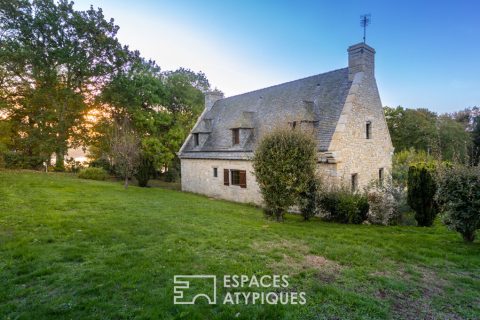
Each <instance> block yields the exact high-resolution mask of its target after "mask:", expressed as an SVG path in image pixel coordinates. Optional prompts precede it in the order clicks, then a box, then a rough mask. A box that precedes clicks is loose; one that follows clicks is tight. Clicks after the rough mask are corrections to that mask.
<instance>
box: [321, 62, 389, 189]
mask: <svg viewBox="0 0 480 320" xmlns="http://www.w3.org/2000/svg"><path fill="white" fill-rule="evenodd" d="M367 121H370V122H371V139H367V138H366V123H367ZM329 151H331V152H333V153H334V154H335V155H336V159H337V161H338V162H337V174H336V176H337V177H336V178H337V179H338V180H339V181H343V182H344V183H345V184H350V183H351V175H352V174H354V173H356V174H358V186H359V187H360V188H362V187H363V186H366V185H367V184H368V183H369V182H370V181H372V180H378V177H379V169H381V168H383V169H384V175H385V176H387V174H388V173H389V172H391V168H392V154H393V146H392V142H391V139H390V134H389V132H388V127H387V123H386V121H385V115H384V112H383V107H382V104H381V100H380V96H379V93H378V89H377V84H376V81H375V78H374V76H373V75H372V74H369V73H364V72H358V73H356V74H355V76H354V79H353V83H352V86H351V88H350V91H349V94H348V96H347V100H346V102H345V106H344V108H343V110H342V114H341V116H340V119H339V121H338V124H337V129H336V131H335V133H334V135H333V137H332V142H331V144H330V147H329Z"/></svg>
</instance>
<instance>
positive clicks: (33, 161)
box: [3, 151, 45, 170]
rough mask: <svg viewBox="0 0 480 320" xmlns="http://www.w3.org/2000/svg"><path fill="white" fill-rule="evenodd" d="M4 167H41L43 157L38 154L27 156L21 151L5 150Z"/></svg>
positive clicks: (36, 168) (35, 168)
mask: <svg viewBox="0 0 480 320" xmlns="http://www.w3.org/2000/svg"><path fill="white" fill-rule="evenodd" d="M3 161H4V164H5V168H8V169H34V170H38V169H42V168H43V162H44V161H45V159H44V158H42V157H39V156H28V155H24V154H23V153H21V152H12V151H7V152H5V153H4V154H3Z"/></svg>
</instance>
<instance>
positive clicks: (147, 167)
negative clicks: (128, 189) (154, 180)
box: [135, 155, 155, 187]
mask: <svg viewBox="0 0 480 320" xmlns="http://www.w3.org/2000/svg"><path fill="white" fill-rule="evenodd" d="M154 174H155V167H154V166H153V161H152V160H151V159H150V158H149V157H146V156H144V155H142V156H140V159H139V160H138V167H137V170H136V173H135V178H137V181H138V186H139V187H146V186H148V181H149V180H150V178H151V177H152V176H153V175H154Z"/></svg>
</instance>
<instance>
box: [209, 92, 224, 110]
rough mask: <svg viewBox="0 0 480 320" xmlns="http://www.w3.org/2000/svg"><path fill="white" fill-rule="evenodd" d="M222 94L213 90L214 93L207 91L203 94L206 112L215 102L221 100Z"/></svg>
mask: <svg viewBox="0 0 480 320" xmlns="http://www.w3.org/2000/svg"><path fill="white" fill-rule="evenodd" d="M223 98H224V96H223V92H221V91H218V90H215V91H207V92H205V109H206V110H207V111H208V110H210V109H211V108H212V107H213V105H214V103H215V102H216V101H217V100H220V99H223Z"/></svg>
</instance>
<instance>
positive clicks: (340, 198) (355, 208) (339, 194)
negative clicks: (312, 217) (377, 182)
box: [319, 189, 369, 224]
mask: <svg viewBox="0 0 480 320" xmlns="http://www.w3.org/2000/svg"><path fill="white" fill-rule="evenodd" d="M319 205H320V208H321V210H323V219H325V220H328V221H335V222H339V223H353V224H360V223H362V222H364V221H365V220H366V219H367V214H368V209H369V204H368V199H367V197H366V196H365V195H363V194H359V193H352V192H350V191H347V190H344V189H337V190H331V191H328V192H324V193H322V194H321V195H320V198H319Z"/></svg>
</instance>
